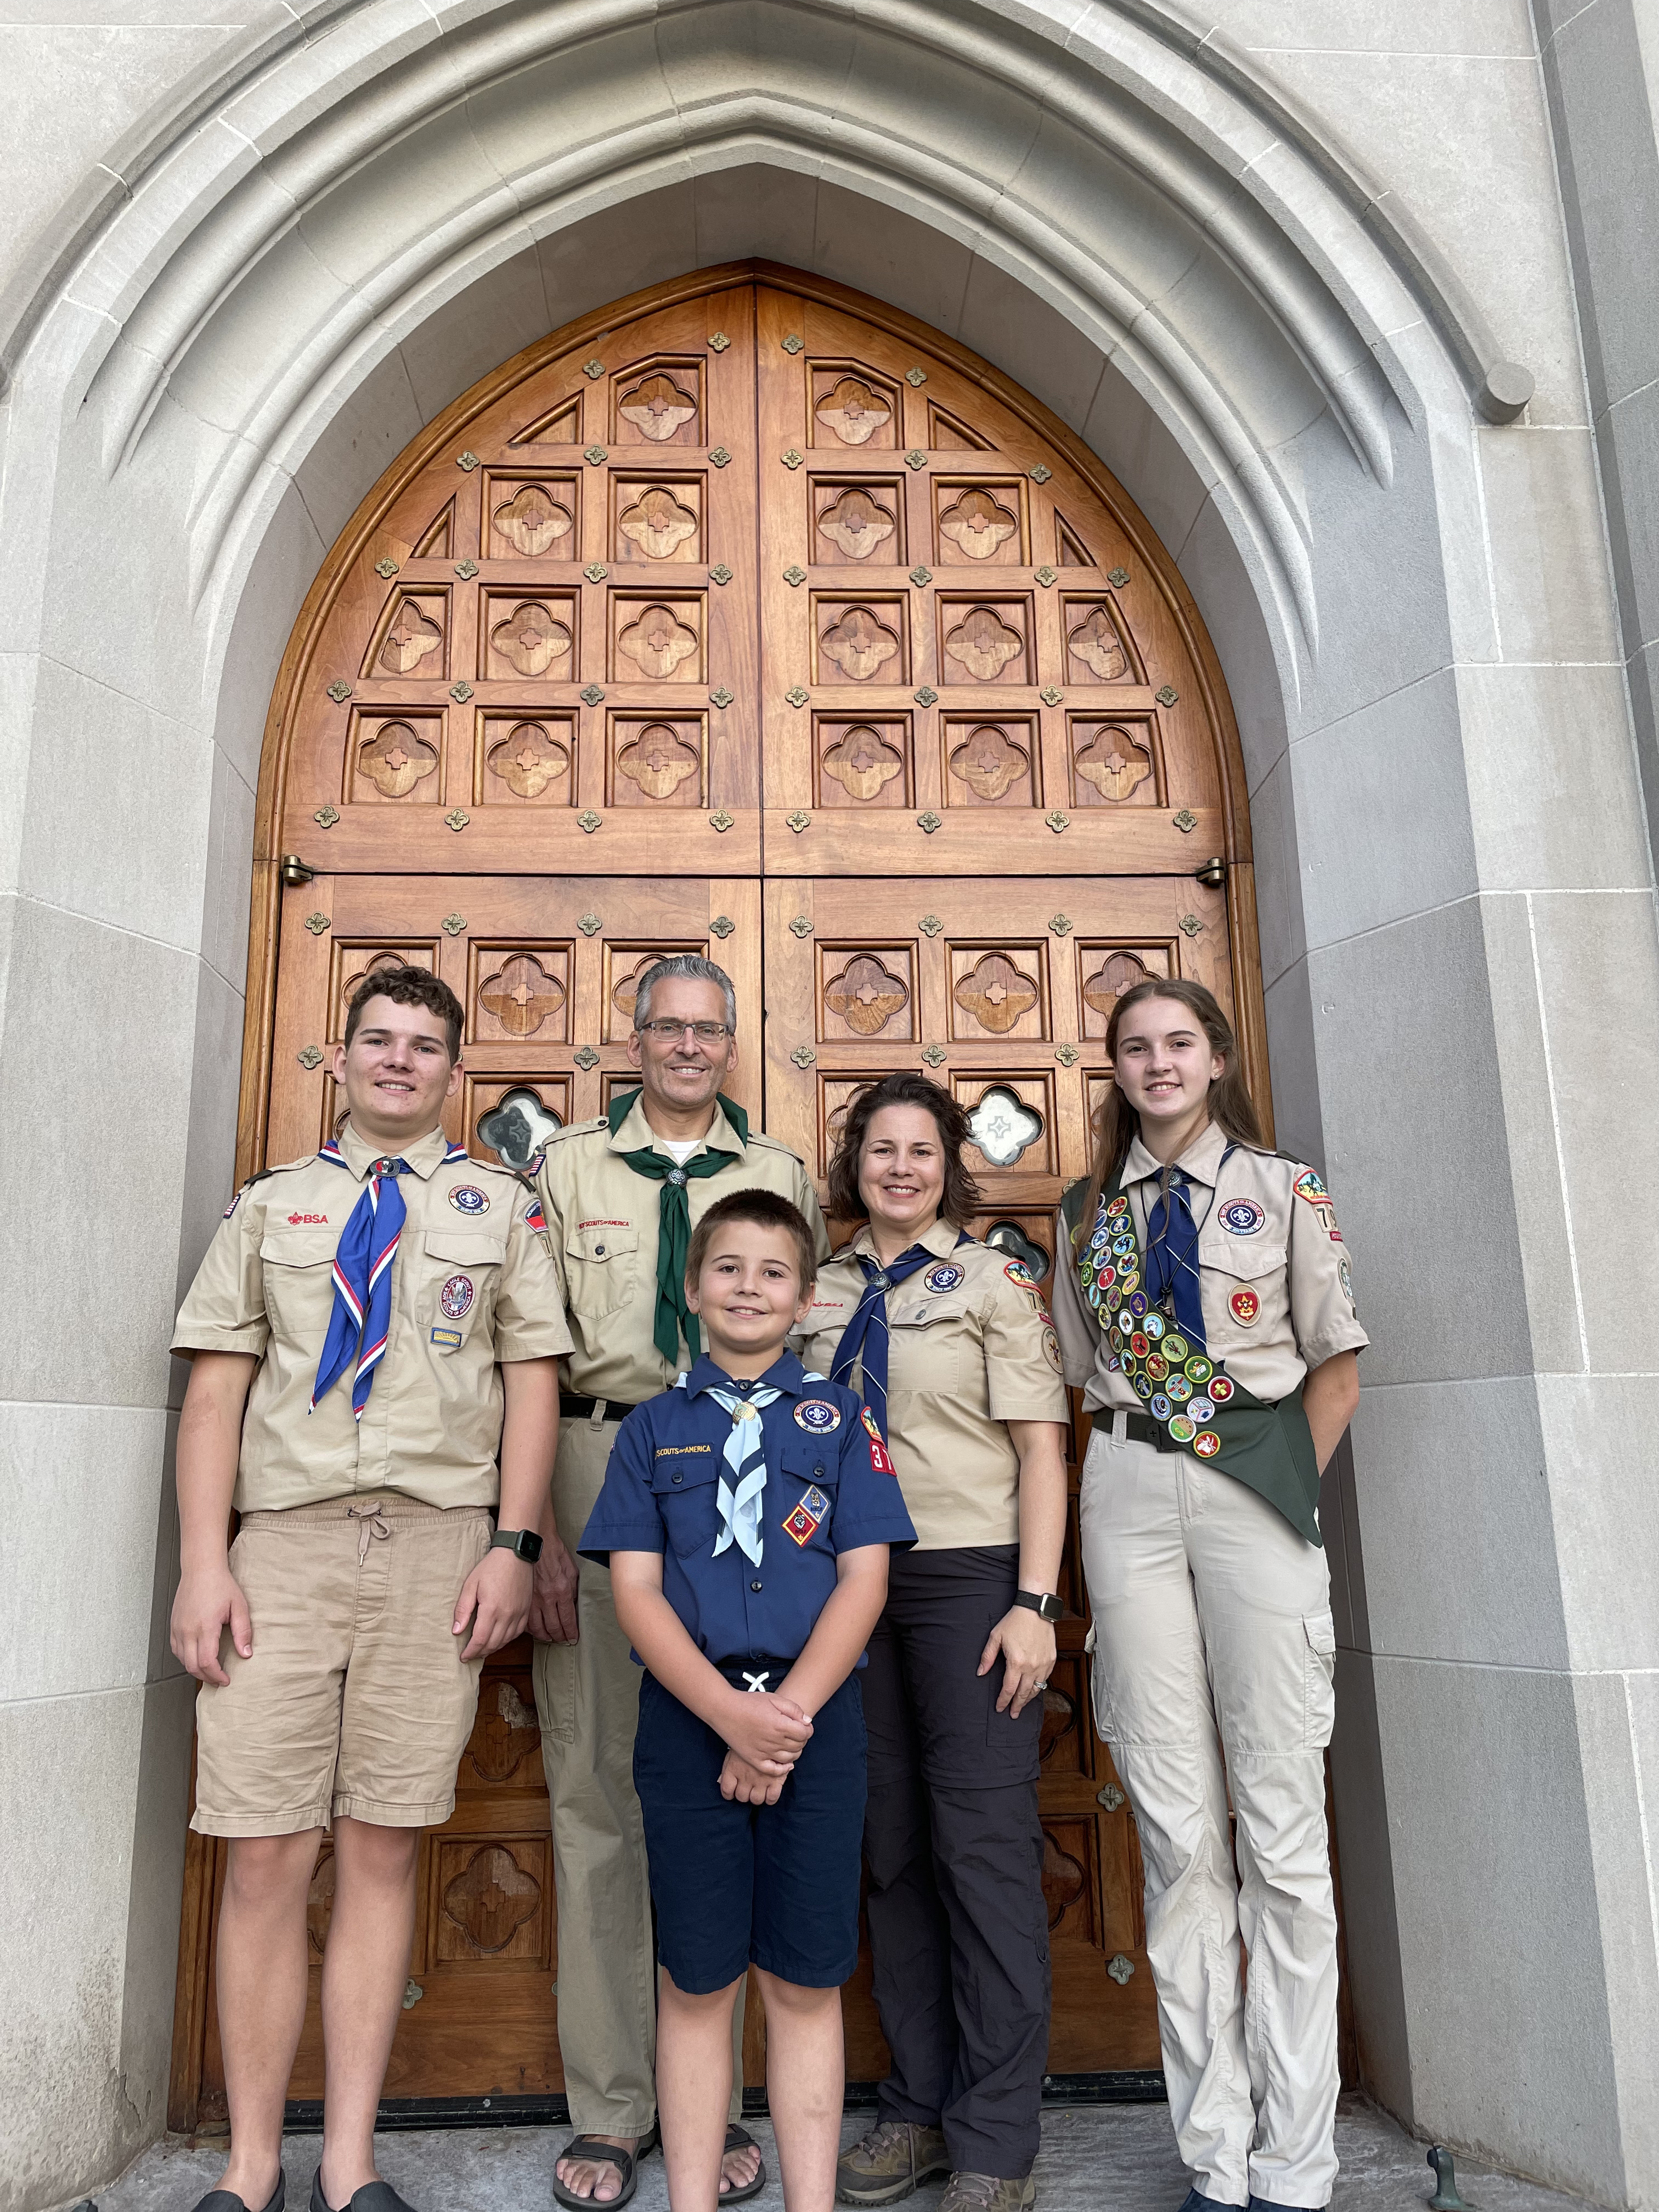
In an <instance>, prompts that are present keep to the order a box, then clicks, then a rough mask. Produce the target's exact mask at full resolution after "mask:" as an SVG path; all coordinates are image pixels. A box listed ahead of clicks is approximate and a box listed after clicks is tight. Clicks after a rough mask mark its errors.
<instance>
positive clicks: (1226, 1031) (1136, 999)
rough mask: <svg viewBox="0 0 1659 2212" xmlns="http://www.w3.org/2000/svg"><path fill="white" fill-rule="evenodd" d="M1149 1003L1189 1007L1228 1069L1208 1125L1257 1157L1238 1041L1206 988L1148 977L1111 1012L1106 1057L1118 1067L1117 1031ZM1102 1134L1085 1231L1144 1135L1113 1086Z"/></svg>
mask: <svg viewBox="0 0 1659 2212" xmlns="http://www.w3.org/2000/svg"><path fill="white" fill-rule="evenodd" d="M1148 999H1173V1000H1174V1001H1175V1003H1176V1006H1185V1008H1186V1009H1187V1011H1188V1013H1189V1014H1190V1015H1191V1016H1192V1017H1193V1019H1194V1021H1195V1022H1196V1023H1197V1024H1199V1026H1200V1029H1201V1030H1203V1032H1204V1034H1205V1036H1206V1037H1207V1038H1208V1039H1209V1043H1210V1050H1211V1051H1212V1053H1216V1054H1219V1055H1220V1057H1221V1060H1223V1062H1224V1063H1225V1064H1224V1066H1223V1067H1222V1070H1221V1073H1220V1074H1219V1075H1218V1076H1217V1078H1216V1079H1215V1081H1214V1082H1213V1083H1212V1085H1210V1097H1209V1107H1210V1119H1211V1120H1212V1121H1213V1122H1214V1123H1215V1125H1216V1127H1217V1128H1218V1129H1219V1130H1220V1131H1221V1133H1222V1134H1223V1135H1224V1136H1225V1137H1230V1138H1231V1139H1232V1140H1233V1142H1234V1143H1235V1144H1239V1145H1253V1146H1255V1147H1256V1149H1257V1150H1258V1151H1261V1149H1263V1147H1264V1146H1265V1143H1266V1139H1264V1138H1263V1136H1262V1134H1261V1122H1260V1121H1257V1119H1256V1114H1255V1105H1254V1103H1252V1101H1251V1098H1250V1094H1249V1091H1247V1090H1246V1089H1245V1088H1244V1078H1243V1075H1241V1074H1240V1073H1239V1067H1238V1040H1237V1037H1235V1036H1234V1035H1233V1032H1232V1025H1231V1023H1230V1022H1229V1021H1228V1019H1227V1017H1226V1016H1225V1014H1224V1013H1223V1012H1222V1011H1221V1008H1220V1007H1219V1006H1218V1004H1217V1003H1216V997H1215V994H1214V992H1213V991H1208V990H1206V988H1205V987H1204V986H1203V984H1202V983H1187V982H1183V981H1180V980H1179V979H1178V978H1176V977H1171V976H1164V975H1149V976H1148V977H1147V978H1146V981H1145V982H1144V983H1137V984H1136V985H1135V986H1134V987H1133V989H1132V990H1128V991H1126V992H1125V993H1124V994H1123V996H1122V997H1121V999H1120V1000H1118V1002H1117V1004H1116V1005H1115V1006H1114V1007H1113V1008H1112V1018H1111V1019H1110V1021H1109V1022H1108V1024H1106V1054H1107V1057H1108V1059H1109V1060H1111V1062H1112V1064H1113V1066H1116V1064H1117V1037H1118V1030H1119V1028H1120V1026H1121V1024H1122V1020H1123V1017H1124V1016H1125V1014H1127V1012H1129V1009H1130V1008H1131V1007H1132V1006H1144V1005H1145V1004H1146V1000H1148ZM1099 1122H1100V1127H1099V1134H1098V1137H1097V1141H1096V1145H1095V1158H1094V1164H1093V1166H1092V1167H1091V1169H1090V1170H1089V1187H1088V1189H1087V1190H1086V1191H1085V1194H1084V1200H1083V1212H1082V1213H1081V1214H1080V1215H1079V1220H1080V1221H1081V1222H1082V1224H1083V1226H1084V1228H1085V1231H1086V1230H1087V1228H1088V1226H1089V1225H1090V1224H1091V1222H1092V1221H1093V1220H1094V1218H1095V1215H1096V1213H1097V1211H1098V1210H1099V1206H1100V1196H1101V1193H1102V1192H1103V1190H1104V1189H1105V1188H1106V1186H1107V1184H1108V1183H1109V1182H1110V1181H1111V1180H1112V1177H1113V1176H1115V1174H1116V1173H1117V1171H1118V1170H1119V1169H1120V1168H1121V1166H1122V1164H1123V1162H1124V1160H1125V1158H1127V1154H1128V1150H1129V1146H1131V1145H1132V1144H1133V1141H1134V1139H1135V1138H1136V1137H1137V1136H1138V1135H1139V1133H1140V1116H1139V1115H1138V1114H1137V1113H1136V1112H1135V1110H1134V1108H1133V1106H1131V1105H1130V1103H1129V1102H1128V1100H1127V1098H1126V1097H1124V1095H1123V1093H1122V1092H1121V1091H1120V1090H1119V1089H1118V1087H1117V1085H1116V1084H1115V1083H1114V1084H1113V1085H1112V1087H1111V1089H1110V1090H1109V1091H1108V1092H1107V1094H1106V1100H1105V1103H1104V1104H1103V1106H1102V1108H1101V1109H1100V1116H1099Z"/></svg>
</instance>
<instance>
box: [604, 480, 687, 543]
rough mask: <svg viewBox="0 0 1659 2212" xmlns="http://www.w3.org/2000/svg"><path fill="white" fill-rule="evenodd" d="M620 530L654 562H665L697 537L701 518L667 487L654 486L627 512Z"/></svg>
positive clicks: (621, 516)
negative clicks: (698, 522) (675, 551)
mask: <svg viewBox="0 0 1659 2212" xmlns="http://www.w3.org/2000/svg"><path fill="white" fill-rule="evenodd" d="M617 528H618V529H619V530H620V531H621V532H622V534H623V537H624V538H628V539H629V541H630V542H631V543H632V544H635V545H637V546H638V547H639V549H640V550H641V552H642V553H645V554H647V555H648V556H649V557H650V558H651V559H652V560H653V561H665V560H667V558H668V556H669V555H670V554H671V553H672V552H673V550H674V549H675V547H676V546H678V545H684V543H685V541H686V539H687V538H695V537H696V534H697V518H696V515H695V514H694V513H692V512H691V510H690V507H682V506H681V504H680V502H679V501H678V500H677V499H676V498H675V496H674V495H673V493H672V492H671V491H670V490H669V489H668V487H667V485H666V484H652V485H651V486H650V487H649V488H648V489H647V490H646V491H644V492H642V493H641V495H640V496H639V498H638V499H636V500H635V502H634V504H633V506H632V507H624V508H623V511H622V513H621V514H620V515H619V516H618V518H617Z"/></svg>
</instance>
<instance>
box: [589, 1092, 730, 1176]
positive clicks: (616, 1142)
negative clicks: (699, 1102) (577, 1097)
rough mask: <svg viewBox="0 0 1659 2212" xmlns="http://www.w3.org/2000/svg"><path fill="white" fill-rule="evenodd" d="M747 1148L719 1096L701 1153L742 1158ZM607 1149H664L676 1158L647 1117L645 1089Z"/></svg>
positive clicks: (666, 1155) (668, 1156)
mask: <svg viewBox="0 0 1659 2212" xmlns="http://www.w3.org/2000/svg"><path fill="white" fill-rule="evenodd" d="M743 1149H744V1146H743V1139H742V1138H741V1137H740V1136H738V1133H737V1131H736V1130H735V1129H734V1128H733V1127H732V1124H731V1123H730V1122H729V1121H727V1120H726V1115H725V1113H724V1112H723V1111H722V1109H721V1107H720V1101H719V1100H718V1099H716V1100H715V1102H714V1120H713V1121H711V1122H710V1123H709V1125H708V1132H707V1133H706V1134H705V1135H704V1136H702V1138H700V1139H698V1143H697V1152H735V1153H736V1154H737V1155H738V1158H742V1155H743ZM606 1150H607V1151H609V1152H646V1151H647V1150H649V1151H651V1152H660V1153H661V1154H662V1156H663V1158H665V1159H672V1158H673V1157H674V1156H673V1154H672V1153H671V1152H670V1151H669V1150H668V1148H667V1146H665V1144H664V1143H663V1140H662V1139H661V1138H660V1137H659V1135H658V1134H657V1133H656V1131H655V1130H654V1129H653V1127H652V1126H651V1124H650V1123H649V1121H647V1120H646V1118H645V1093H644V1091H641V1092H640V1094H639V1096H638V1097H636V1098H635V1101H634V1103H633V1104H632V1105H631V1106H630V1107H629V1109H628V1111H627V1113H626V1114H624V1115H623V1119H622V1123H621V1126H620V1127H618V1129H617V1133H616V1135H615V1136H614V1137H612V1139H611V1142H610V1144H609V1145H608V1146H607V1147H606ZM690 1158H693V1159H695V1158H696V1153H695V1152H694V1153H692V1154H690Z"/></svg>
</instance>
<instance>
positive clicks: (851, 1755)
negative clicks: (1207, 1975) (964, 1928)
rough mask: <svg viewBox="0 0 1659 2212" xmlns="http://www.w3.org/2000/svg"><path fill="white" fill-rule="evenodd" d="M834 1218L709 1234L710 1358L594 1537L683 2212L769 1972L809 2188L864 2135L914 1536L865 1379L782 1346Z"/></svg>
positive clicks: (723, 2137)
mask: <svg viewBox="0 0 1659 2212" xmlns="http://www.w3.org/2000/svg"><path fill="white" fill-rule="evenodd" d="M816 1243H817V1238H816V1234H815V1232H814V1231H813V1230H812V1229H811V1228H809V1227H808V1225H807V1223H806V1220H805V1217H804V1216H803V1215H802V1214H801V1213H800V1212H799V1211H798V1210H797V1209H796V1208H795V1207H794V1206H791V1205H790V1204H789V1202H788V1200H786V1199H781V1198H777V1197H775V1196H774V1195H773V1194H772V1193H770V1192H769V1191H758V1190H750V1191H737V1192H733V1193H732V1195H731V1196H729V1197H726V1198H723V1199H721V1200H719V1201H718V1202H717V1203H716V1204H714V1206H711V1207H710V1208H709V1210H708V1212H707V1213H705V1214H704V1216H703V1217H702V1220H701V1221H700V1222H699V1223H698V1225H697V1226H696V1230H695V1231H693V1233H692V1237H691V1243H690V1258H689V1261H688V1264H687V1270H686V1273H687V1287H688V1291H689V1294H690V1306H691V1310H692V1311H693V1312H694V1313H696V1314H697V1315H699V1316H701V1318H702V1323H703V1328H704V1331H705V1335H706V1341H707V1344H708V1350H707V1351H706V1352H704V1353H703V1354H702V1357H701V1358H698V1359H697V1360H696V1362H695V1363H694V1364H693V1365H692V1368H691V1370H690V1374H689V1375H683V1376H681V1377H680V1380H679V1384H678V1387H677V1388H676V1389H672V1390H669V1391H666V1392H665V1393H664V1395H662V1396H661V1397H659V1398H657V1399H654V1400H653V1401H652V1402H651V1403H649V1404H648V1405H644V1406H641V1407H636V1408H635V1411H634V1412H633V1413H630V1414H629V1417H628V1419H626V1420H625V1421H624V1422H623V1425H622V1427H621V1429H620V1430H619V1431H618V1432H617V1440H616V1447H615V1449H614V1450H613V1451H612V1452H611V1462H610V1467H609V1469H608V1471H607V1473H606V1475H605V1488H604V1490H603V1491H602V1492H601V1493H600V1496H599V1504H598V1505H597V1506H596V1507H595V1508H594V1510H593V1515H592V1518H591V1520H590V1521H589V1522H588V1523H587V1527H586V1530H585V1531H584V1533H583V1535H582V1539H581V1549H582V1556H583V1558H584V1559H599V1560H600V1561H602V1562H604V1563H605V1565H607V1566H608V1567H609V1568H610V1570H611V1575H612V1577H613V1583H614V1588H615V1590H616V1603H617V1616H618V1619H619V1620H620V1621H621V1623H622V1626H623V1631H624V1632H625V1633H626V1634H627V1635H628V1636H629V1637H630V1638H632V1640H633V1643H634V1644H635V1649H636V1650H638V1652H639V1655H640V1657H641V1661H642V1662H644V1665H645V1667H646V1668H647V1669H648V1672H647V1674H645V1677H644V1680H643V1685H642V1687H641V1695H640V1717H639V1733H638V1738H637V1741H636V1742H635V1750H634V1774H635V1781H636V1782H637V1784H638V1785H639V1794H640V1802H641V1806H642V1807H643V1808H644V1814H645V1832H646V1841H647V1847H648V1850H649V1853H650V1863H651V1894H652V1897H653V1900H654V1902H655V1904H656V1908H657V1947H658V1956H659V1960H660V1961H661V1965H662V1969H663V1979H662V1987H661V1996H660V2022H659V2046H658V2049H659V2057H658V2082H659V2092H660V2098H661V2111H662V2125H663V2147H664V2151H665V2156H666V2159H667V2162H668V2192H669V2200H670V2202H671V2204H672V2205H673V2207H674V2212H716V2207H717V2205H718V2203H719V2201H720V2165H721V2159H722V2154H723V2151H724V2149H725V2147H726V2144H728V2143H729V2142H730V2140H731V2131H730V2130H729V2128H728V2127H727V2125H726V2113H727V2109H728V2103H729V2100H730V2096H731V2091H732V2078H733V2069H732V2014H733V2010H734V2008H735V2003H736V1999H737V1995H738V1990H740V1989H741V1988H742V1987H743V1983H744V1976H745V1974H746V1973H747V1972H748V1970H749V1966H750V1962H751V1961H752V1963H753V1964H754V1966H755V1968H756V1971H757V1973H758V1975H759V1977H760V1983H761V1988H762V1990H763V1993H764V1996H765V1999H766V2022H767V2087H768V2092H769V2100H770V2110H771V2115H772V2123H773V2125H774V2127H775V2130H776V2131H777V2142H778V2160H779V2163H780V2165H781V2167H782V2169H783V2186H784V2196H785V2200H786V2202H787V2203H788V2204H789V2205H790V2206H791V2207H793V2208H796V2212H829V2204H830V2203H831V2201H832V2198H833V2196H834V2192H835V2183H836V2152H837V2151H838V2150H839V2148H840V2146H841V2119H842V2093H843V2088H844V2081H843V2075H844V2070H845V2056H844V2046H843V2040H842V2021H841V1985H842V1983H843V1982H845V1981H846V1980H847V1979H848V1977H849V1976H850V1975H851V1973H852V1972H853V1970H854V1966H856V1965H857V1963H858V1951H859V1861H860V1831H861V1829H862V1826H863V1817H864V1796H865V1734H864V1714H863V1702H862V1699H861V1698H860V1692H859V1685H858V1675H857V1671H856V1670H857V1669H858V1668H860V1667H861V1666H862V1665H863V1664H864V1647H865V1644H866V1642H867V1641H868V1639H869V1636H870V1632H871V1630H872V1628H873V1627H874V1626H875V1624H876V1620H877V1618H878V1615H879V1613H880V1612H881V1608H882V1604H883V1601H884V1599H885V1596H886V1594H887V1559H888V1552H889V1547H903V1546H907V1545H908V1544H911V1543H913V1542H914V1541H915V1528H914V1527H913V1526H912V1524H911V1521H910V1516H909V1515H908V1513H907V1512H906V1510H905V1509H904V1500H903V1497H902V1492H900V1489H899V1486H898V1484H897V1482H896V1480H894V1476H893V1466H892V1462H891V1461H890V1459H889V1458H888V1456H887V1453H886V1449H885V1448H884V1445H883V1443H882V1441H881V1434H880V1431H879V1430H878V1428H877V1426H876V1424H875V1421H874V1419H872V1416H871V1415H870V1414H869V1413H868V1412H867V1411H866V1408H865V1407H864V1405H863V1403H862V1401H860V1398H859V1396H858V1395H857V1394H856V1393H855V1392H854V1391H852V1390H849V1389H847V1388H846V1387H845V1386H844V1385H843V1384H841V1383H828V1382H825V1381H824V1379H823V1376H818V1375H808V1374H807V1373H806V1372H805V1370H803V1368H802V1366H801V1364H800V1362H799V1359H797V1358H796V1357H795V1355H794V1354H793V1352H788V1351H786V1350H785V1348H784V1340H785V1338H786V1336H787V1334H788V1332H789V1330H790V1329H791V1328H798V1327H799V1325H800V1323H801V1322H802V1321H803V1320H804V1319H805V1316H806V1313H807V1310H808V1306H809V1304H810V1301H811V1295H812V1278H813V1276H814V1274H815V1273H816V1272H817V1255H816V1249H815V1248H816Z"/></svg>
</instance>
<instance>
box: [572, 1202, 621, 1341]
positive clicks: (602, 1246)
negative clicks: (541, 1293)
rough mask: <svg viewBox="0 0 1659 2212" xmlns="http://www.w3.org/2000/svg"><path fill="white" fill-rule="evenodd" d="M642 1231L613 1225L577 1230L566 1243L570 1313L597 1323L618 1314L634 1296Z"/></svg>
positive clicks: (604, 1224)
mask: <svg viewBox="0 0 1659 2212" xmlns="http://www.w3.org/2000/svg"><path fill="white" fill-rule="evenodd" d="M639 1253H640V1232H639V1231H638V1230H637V1229H632V1228H625V1229H618V1228H617V1227H615V1226H614V1225H612V1224H611V1223H609V1222H605V1223H601V1224H599V1225H596V1226H594V1227H592V1228H587V1229H573V1230H571V1231H568V1234H567V1235H566V1237H565V1240H564V1279H565V1284H566V1287H567V1289H568V1293H569V1298H570V1310H571V1312H572V1313H574V1314H580V1315H582V1316H583V1317H584V1318H585V1319H587V1320H593V1321H597V1320H598V1319H599V1316H601V1315H604V1314H608V1313H615V1311H616V1310H617V1307H618V1306H625V1305H626V1304H628V1302H629V1299H630V1298H631V1297H633V1295H634V1284H635V1278H636V1277H637V1275H638V1273H639Z"/></svg>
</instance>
